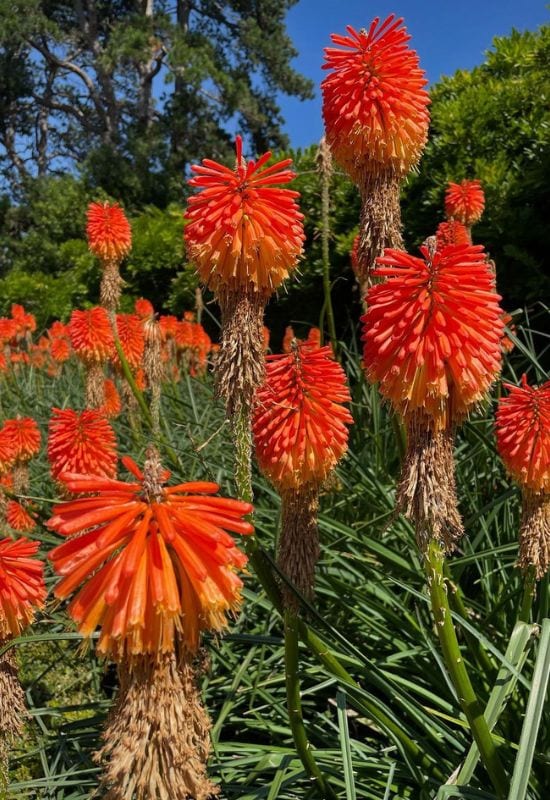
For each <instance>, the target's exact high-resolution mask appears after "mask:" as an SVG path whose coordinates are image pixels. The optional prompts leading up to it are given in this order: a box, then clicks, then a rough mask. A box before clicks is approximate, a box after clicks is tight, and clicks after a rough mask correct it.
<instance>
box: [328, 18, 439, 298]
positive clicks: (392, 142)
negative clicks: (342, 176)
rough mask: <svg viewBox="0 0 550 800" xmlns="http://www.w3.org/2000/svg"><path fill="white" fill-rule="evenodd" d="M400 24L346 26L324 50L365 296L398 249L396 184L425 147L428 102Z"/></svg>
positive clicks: (331, 134)
mask: <svg viewBox="0 0 550 800" xmlns="http://www.w3.org/2000/svg"><path fill="white" fill-rule="evenodd" d="M402 23H403V20H402V19H396V18H395V17H394V16H393V15H391V16H389V17H388V18H387V19H386V20H385V21H384V22H382V23H380V19H379V18H378V17H377V18H376V19H375V20H374V21H373V22H372V24H371V26H370V28H369V29H368V30H366V29H362V30H360V31H356V30H355V29H354V28H352V27H351V26H348V28H347V31H348V35H347V36H341V35H337V34H333V35H332V37H331V38H332V41H333V43H334V45H335V47H327V48H326V49H325V57H326V63H325V64H324V65H323V69H325V70H328V71H329V74H328V75H327V77H326V78H325V79H324V80H323V83H322V84H321V89H322V92H323V118H324V121H325V130H326V136H327V141H328V143H329V145H330V147H331V150H332V152H333V154H334V158H335V159H336V161H337V162H338V163H339V164H340V165H341V166H342V167H343V169H345V170H346V172H348V173H349V175H350V177H351V178H352V180H353V181H354V182H355V183H356V184H357V185H358V187H359V190H360V192H361V197H362V210H361V231H360V246H359V251H358V274H359V282H360V285H361V287H362V288H363V289H364V290H365V291H366V289H367V287H368V282H369V273H370V271H371V270H372V268H373V266H374V263H375V259H376V256H378V255H381V253H382V252H383V250H384V248H386V247H400V246H401V216H400V209H399V184H400V181H401V180H402V179H403V177H404V176H405V175H406V174H407V173H408V172H409V170H410V169H411V168H412V167H413V166H415V165H416V164H417V163H418V161H419V159H420V156H421V154H422V150H423V149H424V146H425V144H426V141H427V136H428V125H429V113H428V104H429V102H430V101H429V96H428V93H427V91H426V89H425V86H426V83H427V81H426V78H425V75H424V72H423V71H422V70H421V69H420V66H419V59H418V55H417V54H416V52H415V51H414V50H412V49H411V48H410V47H409V46H408V42H409V40H410V36H409V35H408V33H407V30H406V28H405V27H404V26H403V24H402Z"/></svg>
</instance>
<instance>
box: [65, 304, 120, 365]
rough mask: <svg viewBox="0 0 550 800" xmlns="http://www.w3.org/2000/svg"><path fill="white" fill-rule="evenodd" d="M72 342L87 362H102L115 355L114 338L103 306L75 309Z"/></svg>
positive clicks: (72, 322) (79, 356) (70, 333)
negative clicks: (84, 309) (81, 309)
mask: <svg viewBox="0 0 550 800" xmlns="http://www.w3.org/2000/svg"><path fill="white" fill-rule="evenodd" d="M69 335H70V337H71V344H72V346H73V350H74V351H75V353H76V355H77V356H78V358H80V359H81V360H82V361H83V362H84V363H85V364H87V365H91V364H102V363H104V362H105V361H107V360H108V359H109V358H111V357H112V356H113V353H114V348H115V345H114V338H113V331H112V329H111V325H110V323H109V317H108V316H107V312H106V311H105V309H104V308H102V307H101V306H95V308H90V309H88V310H87V311H78V310H75V311H73V312H72V314H71V319H70V322H69Z"/></svg>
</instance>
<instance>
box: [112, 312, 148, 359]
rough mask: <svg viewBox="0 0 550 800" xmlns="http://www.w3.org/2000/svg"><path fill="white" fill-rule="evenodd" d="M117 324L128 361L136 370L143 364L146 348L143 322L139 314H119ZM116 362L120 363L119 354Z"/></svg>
mask: <svg viewBox="0 0 550 800" xmlns="http://www.w3.org/2000/svg"><path fill="white" fill-rule="evenodd" d="M116 326H117V333H118V338H119V340H120V344H121V347H122V350H123V352H124V355H125V356H126V361H127V362H128V364H129V365H130V366H131V367H132V369H134V370H136V369H138V368H139V367H140V366H141V362H142V359H143V350H144V348H145V337H144V334H143V322H142V321H141V319H140V318H139V317H138V316H137V314H117V316H116ZM115 363H116V364H117V365H118V364H119V363H120V362H119V359H118V356H116V357H115Z"/></svg>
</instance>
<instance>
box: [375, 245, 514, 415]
mask: <svg viewBox="0 0 550 800" xmlns="http://www.w3.org/2000/svg"><path fill="white" fill-rule="evenodd" d="M421 252H422V254H423V256H424V258H415V257H413V256H410V255H408V254H407V253H405V252H403V251H401V250H391V249H387V250H386V251H385V253H384V256H383V257H382V258H379V259H378V264H379V267H378V269H377V270H376V271H375V272H374V275H375V276H376V277H380V278H385V279H386V280H385V281H384V282H383V283H380V284H378V285H376V286H373V287H371V289H370V290H369V292H368V295H367V305H368V311H367V313H366V315H365V316H364V317H363V318H362V321H363V323H364V334H363V341H364V343H365V347H364V364H365V367H366V370H367V375H368V378H369V380H370V381H372V382H373V383H379V389H380V392H381V394H382V395H383V396H384V397H386V398H387V399H388V400H390V401H391V402H392V404H393V405H394V407H395V408H396V410H397V411H398V412H399V413H400V414H401V415H402V416H403V417H406V416H407V415H410V414H412V413H413V412H416V411H423V412H424V413H425V414H426V415H427V416H428V417H429V418H430V419H431V420H432V422H433V424H434V426H435V428H436V429H439V428H442V427H445V426H447V425H448V424H450V423H452V422H459V421H460V420H461V419H463V418H464V416H465V415H466V414H468V412H469V411H470V410H471V409H472V408H473V407H474V406H475V405H476V404H478V403H479V402H480V401H482V400H483V399H484V397H485V396H486V394H487V392H488V390H489V387H490V386H491V384H492V383H493V381H494V380H495V379H496V377H497V375H498V373H499V371H500V365H501V352H500V340H501V337H502V331H503V324H502V320H501V314H502V309H501V308H500V307H499V304H498V301H499V300H500V297H499V295H497V294H496V292H495V289H494V276H493V275H492V273H491V271H490V269H489V266H488V265H487V262H486V260H485V255H484V252H483V247H482V246H481V245H479V246H474V245H448V246H447V247H445V248H443V250H441V251H436V253H435V254H434V255H433V257H431V256H430V254H429V251H428V250H427V248H421Z"/></svg>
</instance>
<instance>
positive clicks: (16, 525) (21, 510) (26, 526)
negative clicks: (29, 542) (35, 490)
mask: <svg viewBox="0 0 550 800" xmlns="http://www.w3.org/2000/svg"><path fill="white" fill-rule="evenodd" d="M6 522H7V523H8V525H9V526H10V528H13V530H14V531H19V532H20V533H28V532H29V531H32V530H34V529H35V528H36V519H35V518H34V517H33V516H32V515H31V514H29V512H28V511H27V509H26V508H25V507H24V506H22V505H21V503H18V502H17V501H16V500H9V501H8V505H7V507H6Z"/></svg>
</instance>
